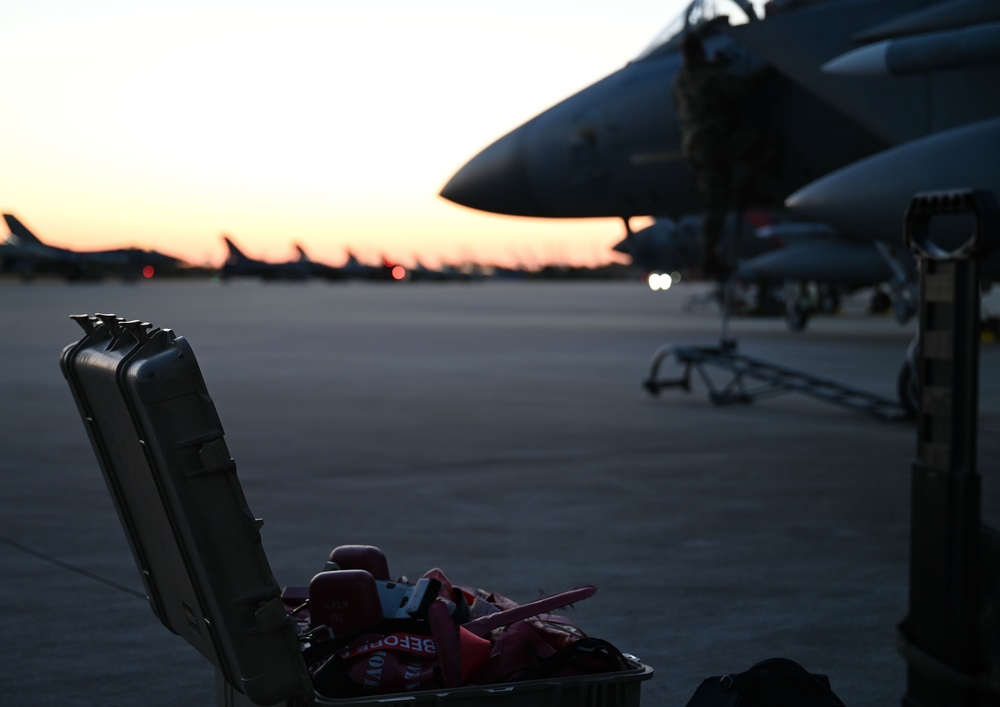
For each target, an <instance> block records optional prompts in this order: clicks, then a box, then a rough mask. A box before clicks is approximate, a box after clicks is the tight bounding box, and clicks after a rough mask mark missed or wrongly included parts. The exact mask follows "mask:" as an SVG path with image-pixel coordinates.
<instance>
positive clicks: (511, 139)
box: [441, 128, 548, 216]
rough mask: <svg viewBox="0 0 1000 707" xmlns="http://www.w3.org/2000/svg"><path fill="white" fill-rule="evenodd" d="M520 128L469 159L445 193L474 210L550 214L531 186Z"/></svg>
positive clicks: (450, 181) (446, 186)
mask: <svg viewBox="0 0 1000 707" xmlns="http://www.w3.org/2000/svg"><path fill="white" fill-rule="evenodd" d="M524 138H525V136H524V130H523V128H518V129H517V130H514V131H513V132H511V133H508V134H507V135H504V136H503V137H502V138H500V139H499V140H497V141H496V142H494V143H493V144H492V145H490V146H489V147H487V148H486V149H485V150H483V151H482V152H480V153H479V154H478V155H476V156H475V157H473V158H472V159H471V160H469V161H468V162H467V163H466V164H465V165H464V166H463V167H462V168H461V169H459V170H458V172H456V173H455V175H454V176H453V177H452V178H451V179H450V180H448V183H447V184H445V185H444V188H443V189H441V196H442V197H444V198H445V199H448V201H453V202H455V203H456V204H461V205H462V206H468V207H469V208H470V209H478V210H480V211H490V212H493V213H497V214H509V215H511V216H547V215H548V214H547V213H545V212H544V210H543V209H541V207H540V205H539V202H538V198H537V196H536V195H535V193H534V191H533V190H532V188H531V183H530V181H529V179H528V166H527V164H526V150H525V149H524Z"/></svg>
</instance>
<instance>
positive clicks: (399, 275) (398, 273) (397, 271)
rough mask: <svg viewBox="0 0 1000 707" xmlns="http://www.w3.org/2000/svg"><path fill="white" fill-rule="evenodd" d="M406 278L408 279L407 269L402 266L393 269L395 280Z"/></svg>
mask: <svg viewBox="0 0 1000 707" xmlns="http://www.w3.org/2000/svg"><path fill="white" fill-rule="evenodd" d="M404 277H406V268H404V267H403V266H402V265H396V266H395V267H393V269H392V279H393V280H402V279H403V278H404Z"/></svg>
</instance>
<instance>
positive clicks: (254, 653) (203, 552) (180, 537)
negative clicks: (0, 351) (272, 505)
mask: <svg viewBox="0 0 1000 707" xmlns="http://www.w3.org/2000/svg"><path fill="white" fill-rule="evenodd" d="M73 319H75V320H76V321H77V322H78V323H79V324H80V325H81V326H82V327H83V329H84V332H85V333H84V336H83V338H82V339H80V341H78V342H77V343H75V344H71V345H69V346H67V347H66V349H65V350H64V351H63V353H62V358H61V365H62V370H63V374H64V375H65V376H66V379H67V380H68V381H69V384H70V388H71V389H72V391H73V396H74V398H75V399H76V403H77V406H78V407H79V409H80V414H81V415H82V417H83V420H84V424H85V426H86V428H87V433H88V434H89V436H90V441H91V443H92V444H93V446H94V451H95V453H96V454H97V458H98V460H99V461H100V464H101V469H102V471H103V473H104V479H105V481H106V482H107V485H108V490H109V491H110V493H111V497H112V498H113V499H114V503H115V507H116V508H117V510H118V514H119V517H120V519H121V522H122V526H123V527H124V529H125V533H126V535H127V537H128V541H129V545H130V546H131V548H132V553H133V555H134V556H135V561H136V565H137V566H138V568H139V573H140V575H141V577H142V581H143V583H144V584H145V588H146V593H147V595H148V597H149V602H150V604H151V606H152V609H153V613H155V614H156V616H157V617H158V618H159V619H160V621H161V622H163V624H164V625H165V626H166V627H167V628H168V629H170V630H171V631H172V632H174V633H176V634H178V635H180V636H182V637H183V638H184V639H185V640H187V641H188V642H189V643H190V644H191V645H193V646H194V647H195V648H197V649H198V650H199V651H200V652H201V653H202V654H203V655H204V656H205V657H206V658H208V659H209V660H210V661H212V663H213V664H215V665H216V666H217V667H218V668H219V670H220V671H221V672H222V674H223V675H224V676H225V678H226V681H227V682H228V683H229V684H230V685H232V686H233V687H234V688H236V689H238V690H240V691H242V692H244V693H245V694H246V696H247V697H248V698H250V699H252V700H253V701H254V702H256V703H257V704H262V705H269V704H275V703H277V702H281V701H285V700H291V699H295V698H299V699H303V700H306V701H311V700H312V699H313V697H314V692H313V687H312V683H311V680H310V678H309V674H308V671H307V670H306V666H305V663H304V661H303V659H302V655H301V652H300V648H299V642H298V637H297V635H296V631H295V628H294V626H293V624H292V622H291V621H290V619H289V618H288V616H287V615H286V613H285V610H284V607H283V605H282V602H281V600H280V597H279V594H280V588H279V586H278V585H277V583H276V582H275V580H274V576H273V575H272V573H271V568H270V566H269V564H268V562H267V557H266V555H265V554H264V549H263V547H262V545H261V539H260V532H259V529H260V526H261V524H262V521H260V520H257V519H255V518H254V516H253V514H252V513H251V511H250V509H249V508H248V507H247V502H246V498H245V497H244V495H243V489H242V487H241V486H240V482H239V479H238V478H237V475H236V464H235V463H234V461H233V459H232V458H231V457H230V455H229V450H228V449H227V447H226V443H225V440H224V439H223V429H222V424H221V422H220V421H219V416H218V414H217V413H216V410H215V405H214V404H213V403H212V399H211V398H210V397H209V395H208V390H207V389H206V387H205V382H204V379H203V378H202V375H201V371H200V369H199V368H198V363H197V361H196V360H195V357H194V354H193V352H192V351H191V347H190V346H189V345H188V343H187V341H185V339H184V338H183V337H178V336H176V335H175V334H174V332H173V331H171V330H169V329H151V328H150V325H149V324H148V323H145V322H141V321H125V320H123V319H121V318H119V317H115V316H114V315H104V314H99V315H94V316H89V315H77V316H74V317H73Z"/></svg>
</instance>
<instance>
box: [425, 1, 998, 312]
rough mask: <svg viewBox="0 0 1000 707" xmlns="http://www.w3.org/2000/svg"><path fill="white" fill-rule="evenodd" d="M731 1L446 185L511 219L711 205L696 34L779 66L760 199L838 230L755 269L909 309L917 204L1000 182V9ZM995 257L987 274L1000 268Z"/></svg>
mask: <svg viewBox="0 0 1000 707" xmlns="http://www.w3.org/2000/svg"><path fill="white" fill-rule="evenodd" d="M718 4H719V3H710V2H707V1H703V0H695V1H694V2H692V3H691V4H690V5H688V7H687V8H686V9H685V10H684V11H683V12H682V13H681V15H680V16H679V17H678V18H677V19H676V20H675V21H674V22H673V23H671V24H670V25H669V26H668V27H667V29H666V30H664V32H663V33H662V34H661V35H660V37H659V38H658V39H657V40H656V41H654V42H653V43H652V44H651V45H650V47H649V48H648V49H646V50H645V51H643V52H642V53H641V54H640V55H639V56H638V57H636V59H635V60H633V61H632V62H630V63H629V64H628V65H626V66H625V67H624V68H622V69H620V70H618V71H616V72H614V73H612V74H610V75H609V76H607V77H605V78H603V79H601V80H600V81H598V82H597V83H595V84H593V85H591V86H590V87H588V88H585V89H583V90H582V91H580V92H578V93H576V94H575V95H573V96H570V97H569V98H567V99H565V100H564V101H562V102H560V103H558V104H557V105H555V106H553V107H552V108H550V109H548V110H546V111H544V112H543V113H541V114H539V115H538V116H536V117H535V118H533V119H531V120H529V121H528V122H527V123H525V124H523V125H521V126H520V127H518V128H516V129H515V130H513V131H511V132H510V133H508V134H507V135H505V136H503V137H501V138H500V139H499V140H497V141H496V142H494V143H493V144H491V145H489V146H488V147H487V148H485V149H484V150H483V151H482V152H480V153H479V154H478V155H476V156H475V157H473V158H472V159H471V160H470V161H469V162H468V163H467V164H465V165H464V166H463V167H461V168H460V169H459V170H458V172H457V173H456V174H455V175H454V176H453V177H452V178H451V179H450V180H449V181H448V182H447V183H446V185H445V186H444V187H443V189H442V190H441V196H443V197H444V198H446V199H449V200H451V201H454V202H456V203H458V204H462V205H465V206H468V207H470V208H475V209H480V210H484V211H491V212H496V213H503V214H511V215H522V216H535V217H550V218H586V217H620V218H623V219H626V223H627V219H629V218H631V217H633V216H641V215H645V216H654V217H655V216H670V217H672V218H674V219H678V218H680V217H681V216H684V215H687V214H693V213H699V212H701V211H702V204H701V203H700V200H699V198H698V195H697V191H696V188H695V183H694V179H693V174H692V172H691V171H690V169H689V168H688V165H687V164H686V163H685V161H684V159H683V158H682V156H681V154H680V130H679V128H678V121H677V116H676V113H675V111H674V107H673V106H672V105H671V101H670V91H669V86H670V84H671V81H672V77H673V76H674V75H675V74H676V72H677V71H678V70H679V69H680V66H681V58H680V53H679V46H680V42H681V39H682V38H683V36H684V35H685V33H687V32H698V33H699V34H700V35H701V36H702V38H703V40H704V42H705V45H706V48H707V49H708V51H709V53H710V54H713V53H714V55H715V56H716V58H717V59H718V60H721V61H725V62H728V64H729V65H730V67H731V68H732V69H733V70H734V71H737V72H748V71H750V70H752V69H753V68H756V67H758V66H760V65H762V64H765V63H766V64H768V65H770V66H771V67H773V68H774V69H776V72H777V75H776V77H775V78H773V79H772V80H771V82H770V83H769V84H768V85H767V86H766V87H765V88H764V89H763V90H762V91H761V92H759V93H758V94H757V95H756V96H754V97H753V98H752V99H750V100H749V101H748V102H747V107H746V115H745V116H744V120H745V122H746V123H748V124H752V125H755V126H758V127H760V128H762V129H764V130H767V131H769V132H771V133H775V134H778V135H780V136H781V138H782V141H783V145H784V150H783V158H782V164H781V169H780V179H779V180H777V181H776V182H775V183H774V184H772V185H771V193H770V194H766V195H763V196H764V197H765V198H764V199H760V198H759V197H760V195H755V197H757V198H754V197H753V196H752V197H748V198H745V199H744V201H743V203H742V206H743V207H744V208H759V207H767V206H769V203H768V202H769V201H770V200H771V199H772V198H773V199H774V200H776V201H777V202H779V203H781V202H785V203H787V206H788V207H790V209H791V214H792V215H793V216H795V217H797V218H799V219H802V220H807V221H812V222H815V223H816V225H820V224H823V225H826V226H829V227H831V228H832V229H833V231H832V233H831V234H830V237H829V238H827V239H825V240H823V241H822V242H819V241H810V242H808V243H806V242H803V243H799V244H797V245H788V246H786V247H785V248H783V249H781V250H777V251H773V252H768V253H766V254H764V255H762V256H760V259H757V258H752V259H748V260H746V261H745V262H744V263H742V264H741V272H742V274H743V275H744V276H747V277H753V278H759V279H764V278H767V279H774V280H793V281H794V280H814V281H820V282H830V283H845V284H849V283H851V282H853V281H857V280H859V279H860V280H862V281H867V280H869V279H879V278H887V279H888V280H889V281H890V283H891V284H892V291H893V293H894V295H895V297H896V302H897V304H898V307H897V310H896V314H897V317H898V318H900V319H906V318H908V317H909V315H910V314H912V306H911V305H912V291H911V290H910V288H909V285H911V284H912V283H911V281H909V280H908V279H907V277H908V275H910V274H912V265H911V263H910V262H909V254H908V253H905V252H903V249H902V248H894V247H892V246H895V245H898V244H900V243H901V237H900V230H901V223H902V215H903V212H904V210H905V207H906V203H907V202H908V200H909V198H910V197H911V196H912V195H913V194H914V193H915V192H918V191H924V190H932V189H942V188H954V187H968V186H974V187H980V188H986V189H990V190H993V191H994V192H997V193H1000V118H998V117H997V116H1000V90H997V89H998V88H1000V83H998V79H997V73H996V69H997V67H996V64H997V63H998V62H1000V56H998V55H1000V50H998V49H997V47H998V46H1000V41H998V40H1000V29H998V28H1000V25H998V22H1000V3H997V2H995V1H994V0H949V1H943V2H928V1H927V0H776V1H775V2H771V3H768V5H767V10H768V12H767V13H766V15H765V17H763V18H758V17H757V15H756V13H755V12H754V10H753V8H752V7H750V5H749V3H748V2H746V0H738V1H735V0H734V2H730V3H729V6H730V9H731V10H732V11H734V14H739V13H742V14H745V15H746V17H745V18H744V19H746V20H747V21H746V22H745V23H744V24H739V25H734V24H730V21H729V18H727V17H726V16H725V15H722V14H714V15H713V13H712V10H713V7H716V6H717V5H718ZM805 38H807V40H806V39H805ZM859 45H861V46H860V47H859ZM876 241H881V242H884V243H888V244H890V245H880V246H872V245H871V243H873V242H876ZM623 247H624V246H623ZM994 260H995V259H994ZM994 266H995V263H994V262H993V261H991V262H990V264H989V265H988V266H987V267H986V268H984V273H985V274H987V275H988V276H990V277H996V273H997V272H1000V270H998V269H997V268H996V267H994ZM857 271H864V275H865V276H864V277H859V273H858V272H857ZM883 281H884V280H883Z"/></svg>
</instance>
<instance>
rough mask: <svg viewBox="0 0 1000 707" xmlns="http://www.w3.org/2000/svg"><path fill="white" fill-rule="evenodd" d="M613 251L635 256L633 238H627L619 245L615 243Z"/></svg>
mask: <svg viewBox="0 0 1000 707" xmlns="http://www.w3.org/2000/svg"><path fill="white" fill-rule="evenodd" d="M611 250H613V251H616V252H618V253H624V254H625V255H633V254H634V252H635V243H634V242H633V240H632V239H631V238H626V239H624V240H621V241H619V242H618V243H615V244H614V245H613V246H612V247H611Z"/></svg>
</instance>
